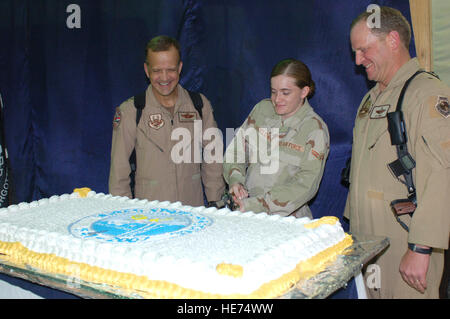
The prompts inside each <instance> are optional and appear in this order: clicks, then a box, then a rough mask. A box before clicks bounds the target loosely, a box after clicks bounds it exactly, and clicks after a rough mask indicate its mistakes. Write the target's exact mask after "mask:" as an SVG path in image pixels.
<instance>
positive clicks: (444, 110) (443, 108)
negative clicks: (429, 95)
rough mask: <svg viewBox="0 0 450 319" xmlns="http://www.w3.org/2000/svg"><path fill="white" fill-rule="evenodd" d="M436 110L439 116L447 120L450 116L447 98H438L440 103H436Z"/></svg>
mask: <svg viewBox="0 0 450 319" xmlns="http://www.w3.org/2000/svg"><path fill="white" fill-rule="evenodd" d="M436 110H437V111H438V112H439V114H441V115H442V116H443V117H445V118H447V117H448V116H449V115H450V109H449V106H448V98H447V97H443V96H439V97H438V101H437V103H436Z"/></svg>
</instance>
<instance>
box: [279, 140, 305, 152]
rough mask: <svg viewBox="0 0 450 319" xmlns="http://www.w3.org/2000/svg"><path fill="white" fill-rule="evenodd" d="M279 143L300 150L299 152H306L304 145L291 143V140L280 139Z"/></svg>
mask: <svg viewBox="0 0 450 319" xmlns="http://www.w3.org/2000/svg"><path fill="white" fill-rule="evenodd" d="M279 145H280V146H281V147H287V148H290V149H291V150H295V151H298V152H304V151H305V148H304V147H303V146H302V145H298V144H294V143H291V142H284V141H280V143H279Z"/></svg>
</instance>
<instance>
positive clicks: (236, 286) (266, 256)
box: [0, 189, 352, 298]
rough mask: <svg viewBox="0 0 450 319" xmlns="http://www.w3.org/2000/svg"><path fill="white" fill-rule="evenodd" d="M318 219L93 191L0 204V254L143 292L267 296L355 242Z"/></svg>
mask: <svg viewBox="0 0 450 319" xmlns="http://www.w3.org/2000/svg"><path fill="white" fill-rule="evenodd" d="M351 243H352V240H351V237H350V236H349V235H347V234H345V233H344V231H343V229H342V227H341V225H340V223H339V221H338V219H337V218H336V217H324V218H322V219H318V220H310V219H308V218H300V219H296V218H294V217H287V218H286V217H280V216H279V215H268V214H265V213H260V214H254V213H252V212H247V213H241V212H233V211H230V210H229V209H221V210H217V209H215V208H205V207H190V206H183V205H182V204H181V203H179V202H177V203H169V202H158V201H147V200H136V199H134V200H131V199H129V198H126V197H114V196H112V195H105V194H102V193H98V194H97V193H95V192H93V191H90V190H89V189H80V190H76V191H75V192H74V193H72V194H70V195H69V194H65V195H61V196H52V197H51V198H49V199H42V200H39V201H35V202H32V203H21V204H19V205H13V206H10V207H8V208H6V209H1V210H0V254H2V255H0V258H4V259H9V260H10V261H13V262H15V263H18V264H26V265H28V266H29V267H33V268H35V269H38V270H39V271H42V272H44V273H54V274H62V275H65V276H68V277H76V278H77V279H81V280H84V281H89V282H100V283H105V284H107V285H110V286H115V287H118V288H120V289H124V290H131V291H139V294H140V295H141V296H142V297H149V298H245V297H249V298H272V297H277V296H279V295H281V294H283V293H285V292H286V291H287V290H288V289H289V288H290V287H291V286H292V285H293V284H295V283H296V282H297V281H298V280H300V279H301V278H305V277H309V276H311V275H314V274H315V273H317V272H319V271H321V270H323V268H324V266H325V264H326V263H327V262H329V261H330V260H332V259H334V258H335V257H336V255H337V254H339V253H341V252H342V250H343V249H345V248H346V247H347V246H349V245H351Z"/></svg>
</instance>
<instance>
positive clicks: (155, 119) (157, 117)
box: [148, 114, 164, 130]
mask: <svg viewBox="0 0 450 319" xmlns="http://www.w3.org/2000/svg"><path fill="white" fill-rule="evenodd" d="M148 125H149V126H150V127H151V128H153V129H155V130H159V129H160V128H161V127H163V126H164V120H163V119H162V115H161V114H151V115H150V118H149V121H148Z"/></svg>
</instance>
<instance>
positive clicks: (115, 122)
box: [113, 107, 122, 128]
mask: <svg viewBox="0 0 450 319" xmlns="http://www.w3.org/2000/svg"><path fill="white" fill-rule="evenodd" d="M121 117H122V113H121V112H120V108H118V107H117V108H116V114H114V120H113V128H118V127H119V125H120V119H121Z"/></svg>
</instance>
